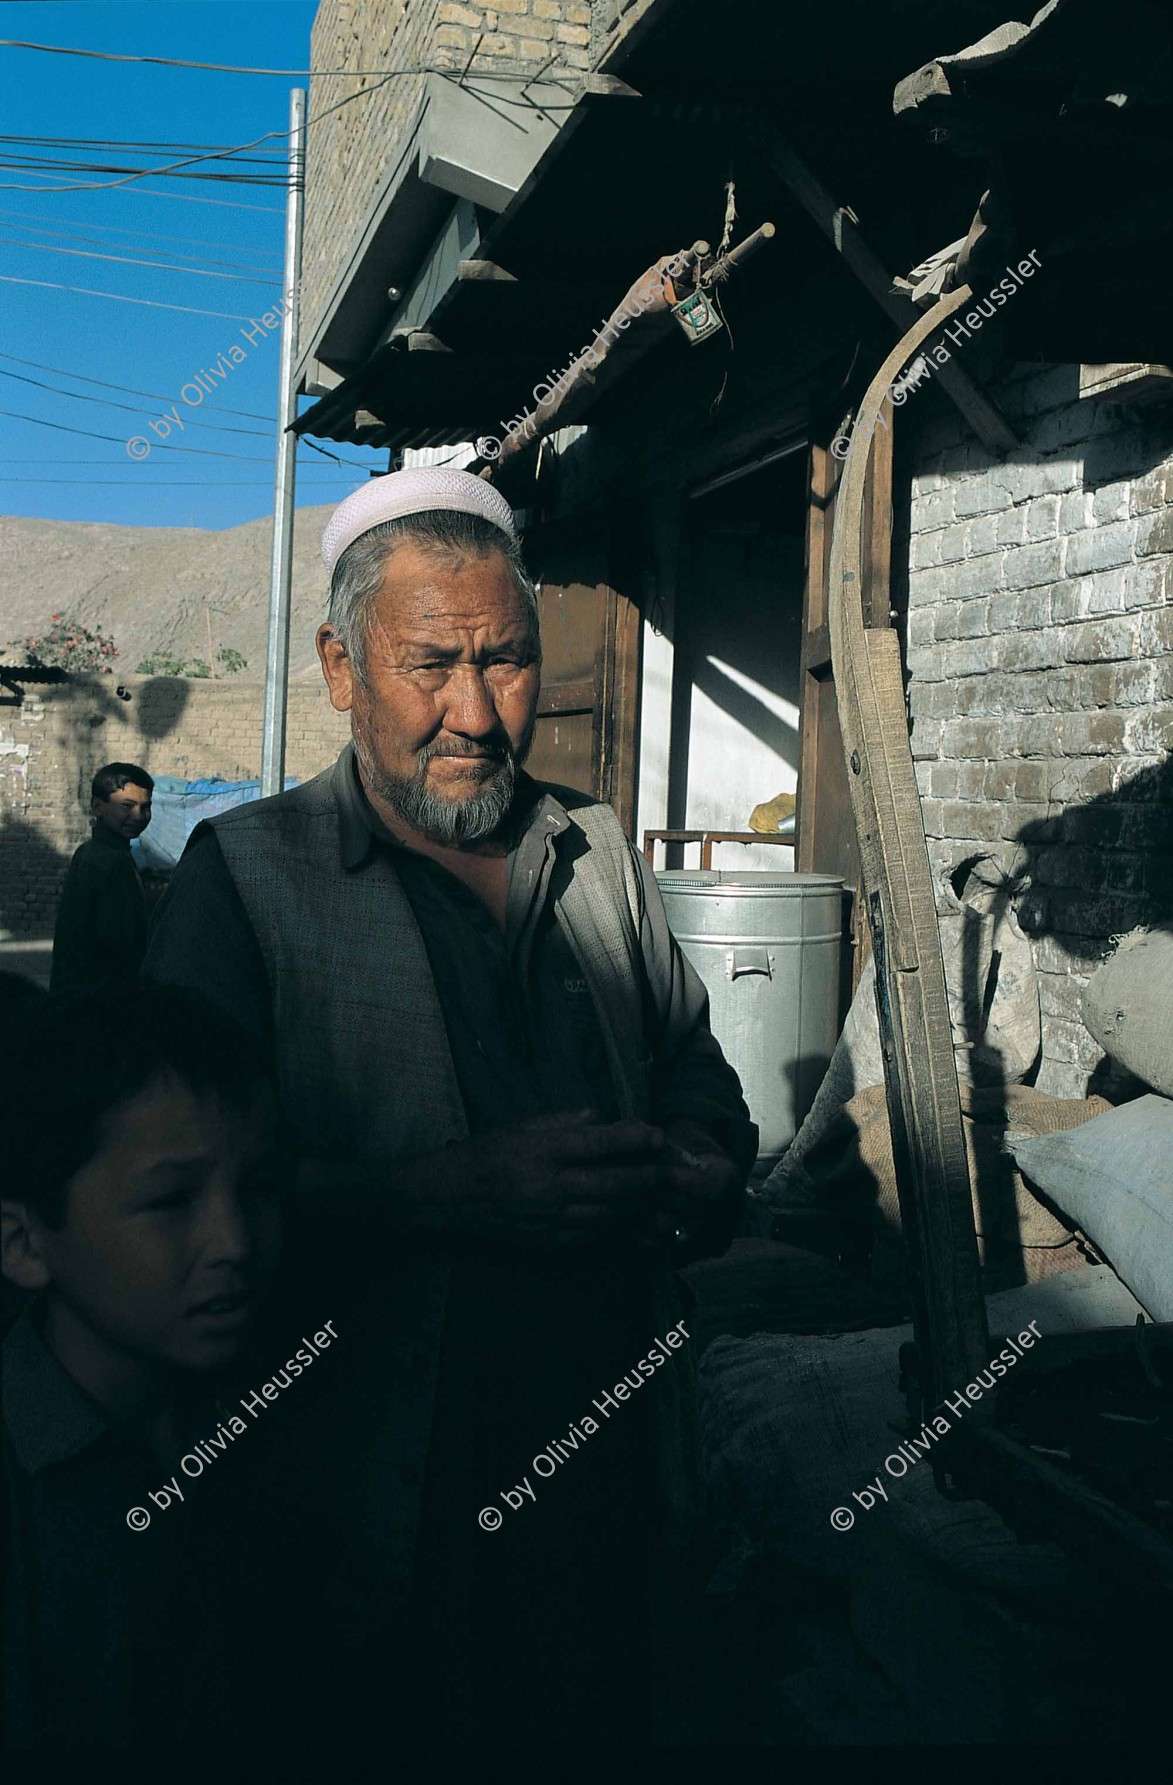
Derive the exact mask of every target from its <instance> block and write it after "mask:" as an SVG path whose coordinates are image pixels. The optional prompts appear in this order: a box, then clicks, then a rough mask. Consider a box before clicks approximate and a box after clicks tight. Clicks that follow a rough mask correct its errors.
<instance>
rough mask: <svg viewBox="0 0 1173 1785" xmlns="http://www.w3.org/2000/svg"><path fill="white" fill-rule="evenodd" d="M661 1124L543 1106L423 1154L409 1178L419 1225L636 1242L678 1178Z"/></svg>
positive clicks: (557, 1241) (544, 1239)
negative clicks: (538, 1112) (551, 1111)
mask: <svg viewBox="0 0 1173 1785" xmlns="http://www.w3.org/2000/svg"><path fill="white" fill-rule="evenodd" d="M666 1152H667V1149H666V1146H665V1140H664V1135H663V1133H662V1131H661V1130H660V1129H659V1128H653V1127H650V1126H649V1125H648V1124H647V1123H646V1122H632V1121H629V1122H600V1121H598V1120H597V1119H596V1118H594V1117H593V1116H592V1115H591V1112H590V1111H580V1112H576V1113H573V1114H568V1115H556V1116H540V1117H537V1118H535V1119H534V1120H532V1121H528V1122H518V1123H515V1124H514V1125H512V1126H511V1127H507V1128H498V1129H494V1130H493V1131H492V1132H490V1133H488V1134H482V1135H478V1136H477V1137H476V1138H475V1139H473V1140H467V1141H461V1142H458V1143H455V1144H453V1145H450V1146H447V1147H445V1148H444V1149H443V1151H442V1152H440V1153H432V1154H429V1155H427V1157H426V1158H423V1159H417V1160H414V1161H413V1162H412V1163H411V1165H410V1166H408V1167H407V1168H406V1172H405V1174H404V1181H403V1185H402V1187H403V1188H404V1190H405V1191H406V1192H407V1194H408V1195H409V1197H410V1201H411V1205H412V1211H413V1221H412V1226H413V1228H414V1229H415V1231H417V1232H418V1233H421V1234H424V1235H427V1236H429V1237H432V1238H435V1239H437V1240H442V1241H444V1242H451V1241H468V1242H473V1243H476V1244H481V1245H483V1244H486V1243H488V1244H494V1243H498V1244H501V1245H504V1246H507V1247H508V1248H509V1249H510V1250H514V1249H520V1250H525V1251H532V1250H537V1251H546V1252H549V1251H562V1250H566V1249H569V1248H581V1247H588V1246H592V1245H600V1244H606V1243H608V1242H611V1243H618V1244H622V1243H623V1242H624V1241H626V1242H627V1243H628V1244H631V1245H635V1244H637V1243H639V1242H640V1241H641V1240H642V1239H643V1238H645V1237H646V1236H647V1234H648V1233H649V1232H650V1231H651V1230H652V1227H653V1224H654V1221H655V1209H656V1207H657V1205H658V1204H660V1203H661V1202H662V1200H663V1197H664V1194H665V1191H666V1190H667V1189H668V1188H669V1187H670V1185H671V1184H672V1182H673V1179H674V1173H673V1171H672V1170H665V1164H664V1161H665V1156H666Z"/></svg>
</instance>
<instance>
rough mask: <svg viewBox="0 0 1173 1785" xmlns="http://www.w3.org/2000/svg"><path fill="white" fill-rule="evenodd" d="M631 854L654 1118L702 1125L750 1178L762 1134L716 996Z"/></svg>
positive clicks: (640, 860) (648, 874) (641, 863)
mask: <svg viewBox="0 0 1173 1785" xmlns="http://www.w3.org/2000/svg"><path fill="white" fill-rule="evenodd" d="M631 854H632V859H633V861H634V862H635V863H636V865H637V868H638V872H639V876H640V892H641V900H640V904H641V909H640V944H641V947H642V951H643V960H644V969H645V988H644V989H645V998H646V1005H647V1008H646V1013H645V1024H646V1027H647V1033H648V1035H649V1038H650V1040H651V1043H652V1057H653V1061H654V1075H653V1084H652V1110H653V1113H654V1115H655V1118H656V1120H657V1121H660V1122H666V1121H669V1120H671V1119H672V1118H673V1117H686V1118H687V1119H688V1120H689V1121H692V1122H699V1123H700V1125H701V1126H702V1127H703V1128H706V1129H708V1131H709V1132H710V1133H711V1134H712V1135H713V1138H714V1139H715V1140H716V1141H717V1142H718V1143H719V1144H720V1145H721V1146H722V1147H723V1148H724V1149H725V1151H726V1152H727V1153H729V1154H730V1156H731V1157H732V1158H733V1159H735V1160H736V1161H737V1163H738V1164H739V1165H740V1166H741V1167H742V1169H743V1170H744V1171H745V1172H746V1173H747V1174H748V1172H749V1171H750V1169H751V1167H752V1165H753V1162H754V1160H755V1159H756V1157H757V1149H758V1131H757V1127H756V1125H755V1124H754V1122H752V1121H751V1120H750V1114H749V1110H748V1108H747V1107H746V1103H745V1099H744V1097H743V1096H742V1094H741V1081H740V1080H739V1078H738V1076H737V1074H736V1072H735V1071H734V1070H733V1068H732V1066H731V1065H730V1064H729V1062H728V1060H727V1059H726V1058H725V1055H724V1054H723V1053H722V1051H721V1047H720V1043H719V1042H718V1041H717V1040H716V1038H715V1036H714V1035H713V1033H712V1031H711V1030H710V1028H709V995H708V993H707V992H706V991H705V988H704V986H703V985H702V983H701V981H700V978H699V976H698V974H697V972H696V969H695V968H694V967H692V966H690V965H689V963H688V961H687V960H685V958H684V954H683V953H682V951H681V948H680V944H679V943H678V942H677V940H676V938H675V936H674V935H673V934H672V931H671V930H670V929H669V927H668V915H667V913H666V911H665V910H664V901H663V899H662V898H661V897H660V888H659V885H658V884H657V881H656V876H655V874H654V873H653V871H652V868H651V865H650V864H649V862H648V861H647V860H646V859H645V858H644V857H643V856H642V855H641V854H640V853H639V851H638V850H636V849H634V848H633V849H632V851H631Z"/></svg>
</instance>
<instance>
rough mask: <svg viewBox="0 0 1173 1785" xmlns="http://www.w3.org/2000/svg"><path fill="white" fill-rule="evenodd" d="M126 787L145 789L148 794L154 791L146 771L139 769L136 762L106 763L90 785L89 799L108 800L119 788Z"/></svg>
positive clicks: (153, 784) (152, 783)
mask: <svg viewBox="0 0 1173 1785" xmlns="http://www.w3.org/2000/svg"><path fill="white" fill-rule="evenodd" d="M127 786H130V787H145V788H146V790H147V792H148V793H154V791H155V783H154V782H153V781H152V780H151V777H150V776H149V775H148V774H147V771H146V769H140V768H139V766H138V764H137V763H136V762H108V763H107V764H106V766H105V768H103V769H99V770H98V772H97V774H96V775H95V776H94V778H93V781H92V782H91V783H90V798H91V799H95V800H108V799H109V798H110V795H111V794H112V793H117V792H118V790H119V788H120V787H127Z"/></svg>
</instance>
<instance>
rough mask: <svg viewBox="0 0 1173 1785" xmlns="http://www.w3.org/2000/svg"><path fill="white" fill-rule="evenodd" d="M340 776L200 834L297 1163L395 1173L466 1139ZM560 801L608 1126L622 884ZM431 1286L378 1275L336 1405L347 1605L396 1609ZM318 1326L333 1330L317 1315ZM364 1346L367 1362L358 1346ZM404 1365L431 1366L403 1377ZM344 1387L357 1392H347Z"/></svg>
mask: <svg viewBox="0 0 1173 1785" xmlns="http://www.w3.org/2000/svg"><path fill="white" fill-rule="evenodd" d="M349 772H350V766H349V752H344V753H343V755H342V756H341V757H340V758H339V760H338V762H337V763H336V764H335V765H334V767H333V768H332V769H330V770H327V771H326V772H325V773H324V774H321V775H318V776H316V777H315V778H314V779H313V780H312V781H309V782H307V783H306V784H305V786H304V787H299V788H296V789H294V790H293V791H292V792H289V793H284V794H279V795H277V796H276V797H275V798H272V799H267V800H261V801H258V802H256V803H254V804H250V805H246V806H241V807H238V808H236V809H235V810H233V811H231V812H227V813H225V814H224V815H223V816H222V817H220V818H216V819H213V820H212V821H211V822H212V825H213V828H214V829H215V832H216V838H217V841H218V843H219V845H220V849H221V852H222V854H223V857H224V861H225V863H226V865H227V867H228V870H229V873H230V874H231V876H232V879H233V881H234V882H235V884H236V887H237V890H238V891H239V893H240V896H241V899H242V901H243V903H244V907H245V910H246V912H247V914H248V917H249V921H250V923H251V925H252V928H253V930H254V932H255V934H256V937H257V940H258V942H259V944H260V948H261V953H262V955H263V957H264V962H265V967H266V970H267V972H268V977H269V985H270V990H271V994H272V1001H273V1028H274V1035H275V1040H276V1050H277V1067H278V1074H279V1081H280V1089H281V1099H282V1104H283V1108H284V1112H285V1116H286V1119H287V1123H288V1125H289V1129H290V1133H291V1138H292V1141H293V1143H294V1145H295V1147H297V1148H298V1149H299V1150H301V1151H302V1152H304V1153H306V1154H310V1155H316V1156H319V1157H320V1156H327V1157H333V1158H347V1157H349V1158H366V1159H387V1160H389V1161H393V1160H394V1159H396V1158H410V1157H413V1156H415V1155H417V1154H421V1153H430V1152H434V1151H435V1150H436V1149H438V1148H439V1147H442V1146H444V1145H445V1144H446V1143H447V1142H448V1141H452V1140H463V1139H465V1138H466V1137H467V1135H468V1125H467V1123H466V1121H465V1115H464V1108H463V1105H462V1102H461V1098H460V1091H459V1087H458V1084H457V1080H456V1072H455V1068H454V1066H453V1063H452V1056H451V1052H450V1050H449V1046H448V1037H447V1031H446V1029H445V1026H444V1018H443V1014H442V1012H441V1008H440V1003H439V999H438V997H437V994H436V989H435V985H434V982H433V979H432V973H431V968H430V966H429V963H428V958H427V953H426V951H425V948H424V943H423V939H422V937H421V935H420V931H419V926H418V925H417V923H416V921H415V917H414V915H413V913H412V910H411V907H410V905H409V903H408V900H407V897H406V895H405V893H404V891H403V889H402V886H401V885H400V882H399V877H398V875H397V874H396V872H395V867H394V864H393V862H392V860H391V859H390V856H389V854H388V852H386V851H378V852H376V853H375V854H374V855H373V856H372V857H371V858H370V859H369V860H368V861H367V862H366V863H365V864H364V865H363V866H362V867H360V868H356V869H351V870H348V869H346V868H344V867H343V865H342V859H341V852H340V839H339V821H338V804H337V800H336V797H335V792H334V777H335V776H340V775H343V774H348V773H349ZM559 791H561V790H559ZM568 798H571V799H572V809H571V810H570V812H569V816H570V820H571V827H570V831H569V832H567V833H566V834H565V835H564V836H563V838H562V840H561V842H560V845H559V847H560V849H563V848H567V847H568V846H569V847H570V848H571V849H572V850H574V851H575V852H576V853H575V860H574V868H573V873H572V875H571V878H570V882H569V885H568V887H567V889H566V891H565V893H564V894H563V895H562V897H561V898H560V899H559V900H558V901H557V902H556V904H555V913H556V917H557V921H558V923H559V924H560V925H561V927H562V929H563V931H564V933H565V935H566V937H567V940H568V942H569V944H570V946H571V948H572V949H573V951H574V954H575V956H576V958H577V960H578V962H579V965H580V967H581V969H582V973H583V976H584V978H585V980H586V982H587V986H588V988H589V990H590V993H591V996H592V998H593V1001H594V1004H595V1009H596V1011H597V1013H598V1018H599V1023H600V1026H601V1029H602V1033H603V1037H604V1040H605V1043H606V1046H607V1053H608V1059H609V1062H610V1067H611V1075H612V1079H613V1082H614V1085H615V1092H616V1098H617V1102H618V1107H619V1109H620V1112H621V1113H622V1114H623V1115H624V1116H633V1117H640V1118H644V1117H647V1116H648V1114H649V1092H650V1082H651V1071H652V1044H651V1040H650V1038H647V1037H645V1033H644V1029H645V1014H644V1001H643V997H642V990H641V988H642V983H643V968H642V959H641V954H640V917H641V900H642V889H641V885H640V880H639V875H638V872H637V870H636V867H635V864H634V862H633V861H632V857H631V846H630V844H629V843H628V841H627V838H626V836H625V835H624V833H623V830H622V827H621V826H620V824H619V821H618V819H617V818H616V817H615V814H614V813H613V812H612V811H611V809H610V807H609V806H604V805H601V804H598V803H595V802H591V803H582V804H580V803H579V801H580V800H581V796H579V795H574V796H569V795H568ZM380 1274H381V1276H382V1273H380ZM448 1278H449V1269H448V1266H447V1264H446V1263H445V1262H444V1260H443V1259H441V1258H438V1257H436V1256H434V1255H427V1254H419V1253H413V1254H411V1255H409V1256H407V1257H405V1258H403V1259H401V1260H393V1259H389V1260H388V1262H387V1266H386V1276H385V1278H384V1279H383V1283H384V1287H383V1288H382V1292H381V1295H380V1305H379V1310H378V1314H377V1323H376V1324H377V1341H376V1344H375V1348H376V1349H377V1352H378V1357H377V1360H376V1361H372V1360H371V1358H370V1357H369V1356H368V1357H367V1359H366V1360H365V1361H366V1364H367V1369H358V1368H356V1370H355V1372H354V1376H353V1380H354V1388H353V1392H354V1394H355V1395H356V1396H360V1397H361V1398H362V1400H363V1402H364V1404H365V1407H366V1409H367V1412H366V1418H367V1421H368V1426H369V1430H370V1443H369V1446H368V1449H367V1454H366V1456H365V1457H364V1459H363V1467H362V1469H361V1470H360V1472H359V1479H357V1480H356V1481H354V1482H352V1483H351V1500H352V1501H353V1500H356V1499H357V1500H358V1501H359V1502H361V1505H359V1506H357V1507H353V1508H352V1510H353V1511H354V1513H355V1523H356V1529H357V1530H358V1531H359V1532H361V1539H356V1542H357V1544H358V1547H357V1549H356V1552H355V1555H354V1557H353V1571H354V1573H355V1579H354V1587H355V1589H356V1596H355V1602H357V1601H359V1600H361V1599H363V1598H365V1597H366V1595H367V1594H369V1591H370V1578H369V1576H370V1572H371V1569H372V1566H375V1567H377V1569H378V1572H379V1573H380V1574H381V1575H382V1576H383V1585H384V1588H385V1590H386V1591H387V1592H388V1593H389V1594H390V1595H391V1596H392V1597H397V1596H398V1595H399V1594H400V1592H402V1593H406V1591H407V1587H408V1583H409V1577H410V1566H411V1556H412V1550H413V1547H414V1538H415V1529H416V1524H417V1521H418V1513H419V1499H420V1486H419V1483H420V1479H421V1477H422V1474H423V1468H424V1463H425V1460H426V1453H427V1445H428V1436H429V1433H430V1429H431V1418H432V1406H433V1401H434V1394H435V1360H436V1357H437V1354H438V1351H439V1343H440V1338H441V1334H442V1330H443V1322H444V1307H445V1301H446V1297H447V1290H448ZM683 1311H684V1304H683V1302H682V1300H681V1295H680V1286H679V1283H678V1281H677V1279H676V1278H675V1276H674V1275H673V1274H672V1273H671V1272H670V1271H667V1270H665V1271H664V1272H662V1273H660V1277H659V1280H658V1282H657V1286H656V1333H657V1334H660V1335H662V1334H663V1333H664V1332H665V1331H667V1330H668V1328H669V1327H671V1326H672V1325H673V1324H674V1323H675V1322H676V1321H678V1320H679V1319H680V1318H681V1317H682V1314H683ZM322 1316H323V1318H325V1319H330V1318H332V1316H331V1313H330V1311H329V1309H324V1310H322ZM654 1336H656V1334H652V1333H649V1335H648V1338H649V1342H650V1341H651V1339H652V1338H653V1337H654ZM537 1337H538V1336H537V1335H535V1339H537ZM363 1346H364V1350H366V1351H368V1353H369V1351H370V1348H371V1339H370V1336H369V1335H367V1336H366V1337H364V1340H363ZM421 1349H422V1351H423V1352H424V1353H425V1354H426V1355H427V1356H429V1357H430V1358H431V1368H427V1369H421V1368H420V1356H421ZM635 1361H636V1360H635V1359H634V1358H633V1359H632V1364H633V1366H634V1363H635ZM679 1363H680V1364H681V1365H683V1366H684V1367H683V1368H674V1369H672V1370H666V1371H663V1372H662V1374H663V1376H664V1377H665V1378H666V1379H667V1380H665V1382H664V1385H663V1389H662V1391H661V1392H660V1393H659V1394H658V1396H657V1402H656V1405H657V1407H658V1408H659V1409H660V1422H661V1428H662V1429H661V1432H660V1444H659V1450H660V1457H661V1479H662V1483H663V1487H664V1496H665V1508H664V1511H665V1520H666V1527H667V1529H668V1530H669V1531H676V1530H683V1529H687V1527H688V1525H689V1524H690V1523H691V1520H692V1517H693V1516H694V1514H695V1511H696V1507H697V1503H698V1497H699V1471H698V1469H697V1465H696V1462H695V1445H694V1443H693V1441H692V1427H691V1406H692V1396H691V1387H692V1384H691V1358H690V1357H689V1356H687V1354H686V1353H683V1354H681V1355H680V1358H679ZM369 1371H373V1373H374V1374H375V1375H377V1377H378V1378H379V1381H380V1382H381V1383H382V1384H383V1385H384V1387H385V1405H386V1408H387V1410H388V1415H389V1417H388V1418H387V1419H385V1420H375V1421H373V1422H372V1421H370V1417H369V1408H370V1405H371V1383H370V1380H369V1376H368V1372H369ZM360 1376H362V1377H367V1378H368V1379H367V1380H366V1381H365V1385H364V1386H362V1387H360V1386H359V1383H358V1378H359V1377H360ZM599 1386H600V1389H602V1388H604V1387H606V1386H608V1385H607V1384H603V1383H600V1385H599ZM355 1405H356V1407H357V1405H358V1402H357V1401H356V1403H355ZM348 1516H349V1515H348ZM339 1564H340V1572H341V1574H343V1575H350V1574H351V1572H352V1569H351V1566H350V1565H348V1560H347V1556H346V1554H345V1553H340V1556H339ZM347 1609H348V1611H349V1610H353V1603H352V1604H351V1605H350V1606H348V1608H347Z"/></svg>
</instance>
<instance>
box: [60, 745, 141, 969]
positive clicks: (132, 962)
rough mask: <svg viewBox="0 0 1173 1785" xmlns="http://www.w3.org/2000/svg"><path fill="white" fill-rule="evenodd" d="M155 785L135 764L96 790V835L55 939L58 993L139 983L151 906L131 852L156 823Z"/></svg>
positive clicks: (111, 765) (101, 778)
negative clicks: (137, 977) (153, 810)
mask: <svg viewBox="0 0 1173 1785" xmlns="http://www.w3.org/2000/svg"><path fill="white" fill-rule="evenodd" d="M154 791H155V783H154V782H153V781H152V779H151V777H150V776H149V775H148V774H147V771H146V769H140V768H139V767H138V766H137V764H135V763H133V762H108V763H107V764H106V766H105V768H101V769H99V770H98V772H97V774H96V775H95V776H94V779H93V782H92V784H91V787H90V813H91V815H92V818H93V826H94V828H93V834H92V835H91V837H90V840H89V842H88V843H83V844H82V845H81V847H80V848H78V849H76V850H75V851H74V854H73V860H72V861H71V862H70V864H69V868H68V870H67V872H66V875H65V885H64V886H63V887H62V890H61V904H60V906H59V907H58V911H57V924H56V927H55V929H54V931H53V969H52V976H51V978H50V982H49V985H50V990H51V991H53V992H66V993H70V992H82V991H90V990H93V989H95V988H97V987H99V986H107V985H117V984H119V983H120V982H122V981H125V980H128V979H133V978H134V976H135V974H136V973H137V972H138V970H139V966H140V964H141V962H142V958H143V954H144V952H145V950H146V946H147V906H146V899H145V897H144V894H143V888H142V882H141V881H140V880H139V877H138V870H137V869H136V867H135V865H134V861H133V859H132V857H131V853H130V845H131V843H132V842H133V841H134V839H135V838H136V837H141V836H142V834H143V832H144V831H145V830H146V828H147V826H148V824H150V822H151V796H152V794H153V793H154Z"/></svg>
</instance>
